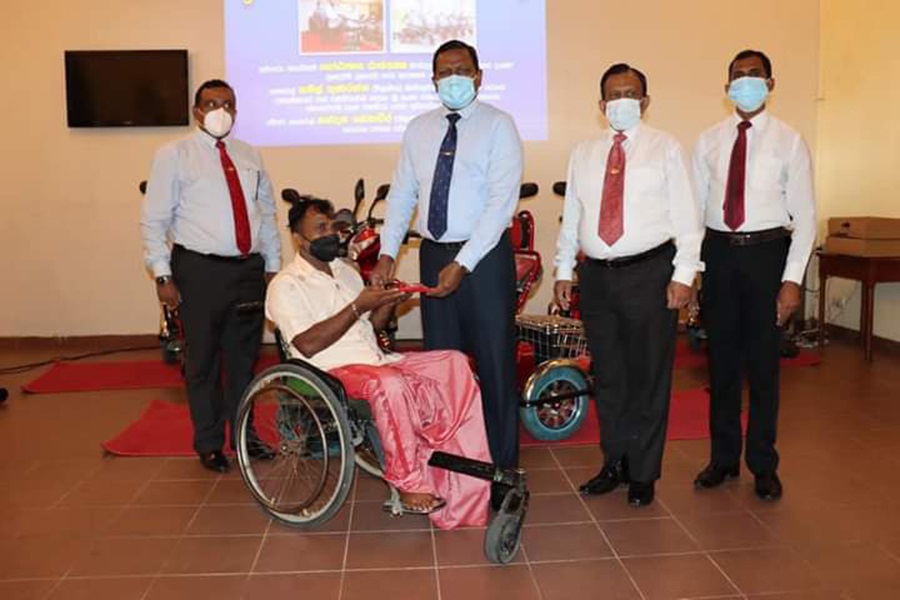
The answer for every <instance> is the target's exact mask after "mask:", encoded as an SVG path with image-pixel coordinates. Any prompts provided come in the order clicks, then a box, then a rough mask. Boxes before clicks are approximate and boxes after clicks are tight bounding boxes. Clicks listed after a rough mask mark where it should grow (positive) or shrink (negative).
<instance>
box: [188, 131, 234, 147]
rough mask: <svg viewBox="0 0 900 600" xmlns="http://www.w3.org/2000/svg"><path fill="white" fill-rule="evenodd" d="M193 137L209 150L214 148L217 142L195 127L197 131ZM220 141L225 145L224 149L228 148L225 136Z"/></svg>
mask: <svg viewBox="0 0 900 600" xmlns="http://www.w3.org/2000/svg"><path fill="white" fill-rule="evenodd" d="M194 135H195V136H196V138H197V140H198V141H199V142H200V143H201V144H203V145H205V146H209V147H210V148H215V147H216V142H218V141H219V140H217V139H216V138H214V137H213V136H211V135H209V134H208V133H206V132H205V131H203V130H202V129H200V127H197V131H196V132H195V133H194ZM229 135H231V134H230V133H229ZM222 141H223V142H224V143H225V147H226V148H227V147H228V146H229V140H228V136H227V135H226V136H225V137H224V138H222Z"/></svg>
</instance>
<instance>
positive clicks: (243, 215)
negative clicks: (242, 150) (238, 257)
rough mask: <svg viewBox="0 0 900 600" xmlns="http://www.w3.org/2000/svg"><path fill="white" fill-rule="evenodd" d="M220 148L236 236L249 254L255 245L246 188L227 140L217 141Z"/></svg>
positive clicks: (243, 251) (241, 249)
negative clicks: (229, 151) (229, 150)
mask: <svg viewBox="0 0 900 600" xmlns="http://www.w3.org/2000/svg"><path fill="white" fill-rule="evenodd" d="M216 148H218V149H219V158H221V159H222V169H224V170H225V181H227V182H228V192H229V193H230V194H231V209H232V211H233V212H234V238H235V241H236V242H237V247H238V250H240V251H241V254H249V253H250V247H251V246H252V245H253V244H252V242H251V240H250V219H249V217H247V202H246V201H245V200H244V190H243V189H242V188H241V180H240V179H239V178H238V174H237V169H235V168H234V163H233V162H231V157H230V156H228V152H227V151H226V150H225V142H223V141H222V140H219V141H218V142H216Z"/></svg>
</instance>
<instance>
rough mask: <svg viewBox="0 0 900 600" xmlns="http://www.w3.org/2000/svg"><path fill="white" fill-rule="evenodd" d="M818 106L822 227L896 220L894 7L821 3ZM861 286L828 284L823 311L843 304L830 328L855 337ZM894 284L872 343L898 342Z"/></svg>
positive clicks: (836, 0) (899, 90)
mask: <svg viewBox="0 0 900 600" xmlns="http://www.w3.org/2000/svg"><path fill="white" fill-rule="evenodd" d="M821 20H822V25H821V50H820V52H821V69H820V73H821V75H820V77H821V84H820V85H821V88H820V89H821V92H820V94H821V100H820V103H819V116H818V126H817V130H818V131H817V134H818V135H817V137H818V140H817V147H818V152H817V154H818V156H817V159H818V160H817V173H818V176H817V185H818V194H819V212H820V217H821V224H822V228H823V235H824V227H825V223H826V220H827V218H828V217H833V216H856V215H873V216H882V217H895V218H900V201H898V192H900V169H898V165H900V122H898V121H897V119H896V117H895V116H894V115H893V112H894V110H895V107H897V106H898V105H900V81H898V80H897V76H898V74H900V38H898V36H897V31H898V30H900V3H897V2H894V1H892V0H822V2H821ZM860 295H861V294H860V286H859V284H858V283H853V282H850V281H844V280H839V279H830V280H829V282H828V296H829V300H828V304H829V305H830V304H831V302H832V301H833V299H835V298H841V299H845V298H849V303H848V304H847V305H846V307H845V309H844V311H843V312H839V313H838V312H836V311H834V310H831V311H830V312H831V314H832V315H833V316H834V317H835V318H834V322H835V323H837V324H840V325H843V326H845V327H851V328H853V329H859V309H860ZM898 316H900V284H881V285H879V286H877V287H876V292H875V335H878V336H882V337H886V338H889V339H893V340H900V318H898Z"/></svg>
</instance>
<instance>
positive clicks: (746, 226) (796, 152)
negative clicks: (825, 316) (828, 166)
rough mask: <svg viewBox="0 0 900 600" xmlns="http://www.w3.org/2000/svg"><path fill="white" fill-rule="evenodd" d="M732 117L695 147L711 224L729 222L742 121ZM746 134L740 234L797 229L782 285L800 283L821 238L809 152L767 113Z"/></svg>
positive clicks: (720, 226) (697, 179)
mask: <svg viewBox="0 0 900 600" xmlns="http://www.w3.org/2000/svg"><path fill="white" fill-rule="evenodd" d="M740 121H741V119H740V117H739V116H738V115H736V114H735V115H733V116H731V117H729V118H728V119H725V120H724V121H721V122H720V123H718V124H716V125H715V126H713V127H711V128H710V129H708V130H706V131H705V132H704V133H703V134H702V135H701V136H700V139H699V140H697V146H696V148H695V149H694V183H695V185H696V186H697V198H698V200H699V201H700V206H701V207H702V209H703V211H704V216H705V222H706V226H707V227H709V228H710V229H715V230H718V231H726V232H730V231H731V229H730V228H729V227H728V226H727V225H726V224H725V209H724V207H725V187H726V185H727V184H728V167H729V165H730V164H731V151H732V148H733V147H734V141H735V140H736V139H737V134H738V128H737V126H738V123H740ZM750 122H751V123H752V126H751V127H750V128H749V129H748V130H747V164H746V167H745V169H746V170H745V183H746V188H745V191H744V216H745V218H744V223H743V224H742V225H741V226H740V227H739V228H738V229H737V231H739V232H752V231H763V230H765V229H773V228H775V227H786V228H789V229H792V230H793V231H792V234H791V248H790V250H789V252H788V257H787V264H786V265H785V268H784V273H783V275H782V281H793V282H796V283H801V282H802V281H803V273H804V272H805V271H806V263H807V261H808V260H809V255H810V252H811V251H812V247H813V244H814V243H815V239H816V202H815V196H814V192H813V173H812V163H811V160H810V156H809V148H808V147H807V146H806V142H804V141H803V138H802V137H801V136H800V134H799V133H798V132H796V131H794V130H793V129H792V128H791V127H789V126H788V125H787V124H785V123H784V122H782V121H780V120H778V119H776V118H775V117H772V116H770V115H769V114H768V112H766V111H763V112H761V113H760V114H758V115H756V116H755V117H754V118H753V119H751V121H750Z"/></svg>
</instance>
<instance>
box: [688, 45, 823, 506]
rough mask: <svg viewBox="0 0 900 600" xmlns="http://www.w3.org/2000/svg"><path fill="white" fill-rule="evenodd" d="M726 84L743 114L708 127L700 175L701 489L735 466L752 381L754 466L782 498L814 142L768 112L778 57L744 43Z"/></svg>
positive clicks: (697, 155)
mask: <svg viewBox="0 0 900 600" xmlns="http://www.w3.org/2000/svg"><path fill="white" fill-rule="evenodd" d="M728 81H729V83H728V84H727V85H726V86H725V89H726V92H727V93H728V97H729V98H730V99H731V101H732V102H733V103H734V105H735V114H734V115H733V116H731V117H729V118H727V119H725V120H724V121H722V122H720V123H719V124H717V125H715V126H714V127H712V128H711V129H709V130H707V131H706V132H704V133H703V134H702V135H701V136H700V139H699V140H698V141H697V146H696V149H695V152H694V175H695V177H694V179H695V184H696V186H697V195H698V199H699V201H700V204H701V206H702V207H703V210H704V216H705V221H706V227H707V230H706V239H705V241H704V243H703V258H704V260H705V261H706V265H707V269H706V273H705V274H704V276H703V321H704V324H705V326H706V329H707V333H708V334H709V354H710V363H709V366H710V383H711V389H712V399H711V404H710V433H711V438H712V449H711V459H710V463H709V465H708V466H707V467H706V468H705V469H704V470H703V471H702V472H701V473H700V474H699V475H698V476H697V478H696V480H695V481H694V484H695V485H696V486H697V487H698V488H712V487H716V486H718V485H720V484H721V483H722V482H723V481H724V480H725V479H726V478H728V477H737V475H738V472H739V464H740V460H741V442H742V436H741V421H740V414H741V395H742V394H741V393H742V387H743V377H744V374H745V373H746V376H747V379H748V380H749V383H750V415H749V416H750V421H749V427H748V429H747V451H746V460H747V466H748V467H749V468H750V471H751V472H752V473H753V475H754V477H755V486H754V487H755V491H756V494H757V496H759V497H760V498H762V499H763V500H776V499H778V498H780V497H781V494H782V486H781V481H780V480H779V478H778V475H777V473H776V470H777V468H778V453H777V452H776V451H775V430H776V424H777V420H778V401H779V398H778V388H779V383H778V377H779V366H780V354H781V352H780V344H781V326H783V325H784V324H785V323H786V322H787V321H788V319H789V318H790V316H791V314H792V313H793V312H794V311H795V310H796V309H797V307H798V306H799V305H800V300H801V298H800V284H801V282H802V281H803V273H804V271H805V270H806V263H807V261H808V260H809V255H810V252H811V250H812V246H813V242H814V241H815V235H816V214H815V199H814V196H813V178H812V167H811V161H810V156H809V149H808V148H807V146H806V143H805V142H804V141H803V138H802V137H801V136H800V134H799V133H797V132H796V131H794V130H793V129H791V128H790V127H789V126H788V125H786V124H785V123H783V122H782V121H779V120H778V119H776V118H775V117H772V116H770V115H769V114H768V113H767V112H766V99H767V97H768V94H769V92H771V91H772V90H773V89H774V88H775V80H774V79H773V78H772V63H771V62H770V61H769V58H768V57H767V56H766V55H765V54H763V53H762V52H759V51H757V50H745V51H743V52H741V53H739V54H738V55H737V56H735V58H734V60H732V61H731V64H730V65H729V67H728Z"/></svg>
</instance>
